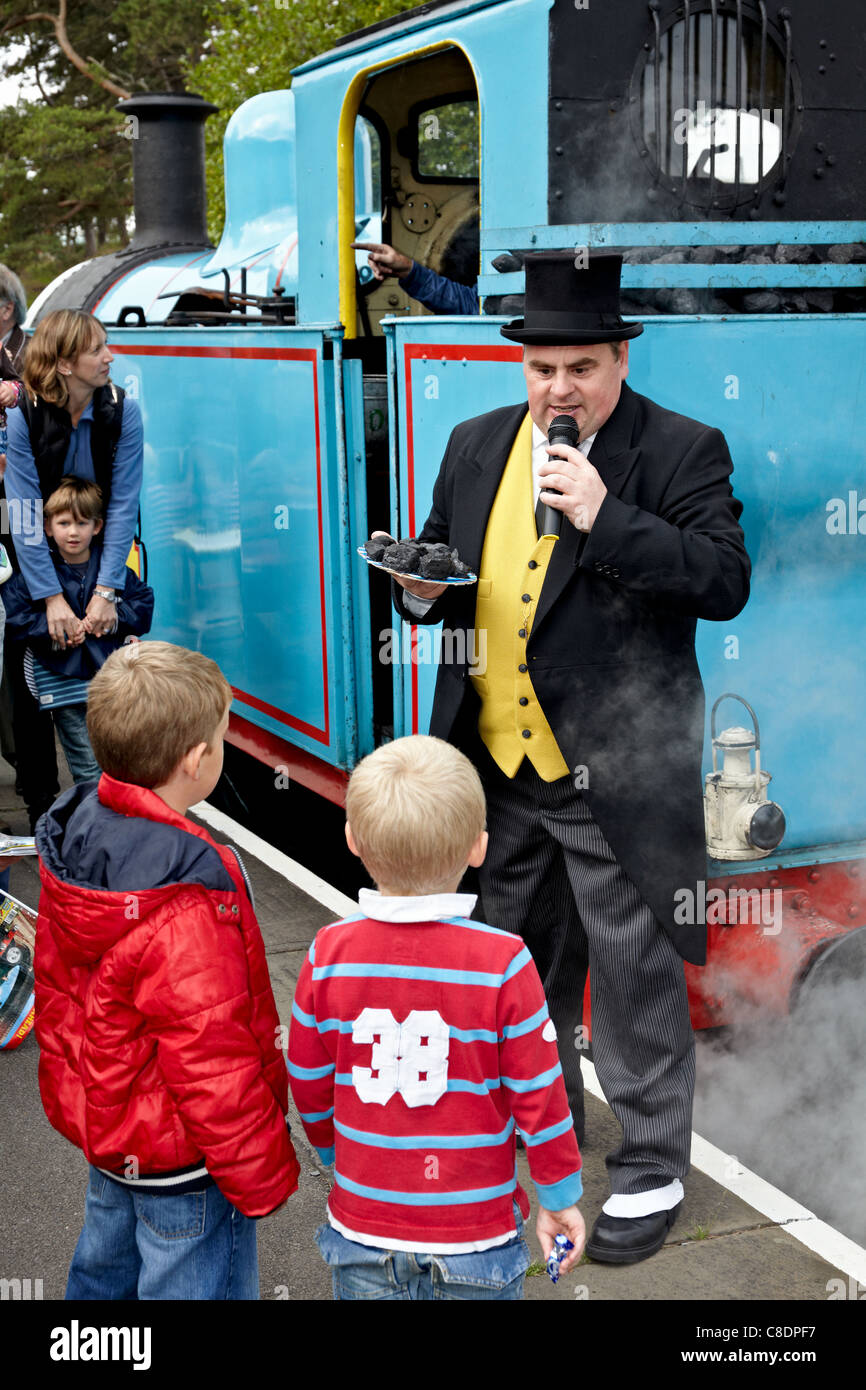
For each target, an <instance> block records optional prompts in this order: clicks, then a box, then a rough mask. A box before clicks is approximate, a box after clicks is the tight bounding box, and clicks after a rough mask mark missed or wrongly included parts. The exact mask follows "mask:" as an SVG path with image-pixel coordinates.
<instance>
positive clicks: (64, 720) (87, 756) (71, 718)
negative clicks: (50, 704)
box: [51, 705, 102, 782]
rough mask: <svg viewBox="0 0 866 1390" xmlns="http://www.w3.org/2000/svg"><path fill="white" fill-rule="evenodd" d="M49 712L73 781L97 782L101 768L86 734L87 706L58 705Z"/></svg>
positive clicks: (100, 774)
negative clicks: (52, 717)
mask: <svg viewBox="0 0 866 1390" xmlns="http://www.w3.org/2000/svg"><path fill="white" fill-rule="evenodd" d="M51 713H52V715H53V716H54V727H55V729H56V730H57V736H58V738H59V739H60V743H61V745H62V748H63V751H64V753H65V754H66V761H67V762H68V764H69V771H70V773H71V774H72V780H73V782H98V781H99V779H100V777H101V776H102V768H101V767H100V766H99V763H98V762H97V761H96V759H95V758H94V756H93V749H92V748H91V746H90V739H89V738H88V736H87V706H86V705H58V707H57V709H55V710H52V711H51Z"/></svg>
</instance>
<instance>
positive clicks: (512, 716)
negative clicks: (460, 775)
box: [472, 414, 568, 782]
mask: <svg viewBox="0 0 866 1390" xmlns="http://www.w3.org/2000/svg"><path fill="white" fill-rule="evenodd" d="M555 544H556V541H555V540H554V538H553V537H552V536H543V537H542V538H541V539H540V540H539V539H538V537H537V535H536V528H535V510H534V507H533V489H532V417H531V416H530V415H529V414H527V416H526V418H525V420H524V421H523V424H522V425H521V426H520V429H519V430H518V433H517V438H516V439H515V441H514V443H513V445H512V446H511V453H510V454H509V455H508V462H507V463H506V465H505V472H504V473H503V475H502V480H501V482H500V484H499V489H498V491H497V493H496V497H495V499H494V502H493V507H492V509H491V512H490V519H489V521H488V523H487V533H486V535H485V537H484V549H483V551H482V554H481V565H480V567H479V572H478V598H477V602H476V606H475V650H476V651H477V652H478V653H479V655H480V654H481V653H484V655H485V657H486V669H485V670H484V671H483V673H480V674H477V675H473V676H472V684H473V685H474V686H475V689H476V690H477V692H478V694H479V696H480V698H481V714H480V716H479V719H478V732H479V733H480V735H481V737H482V739H483V740H484V742H485V744H486V745H487V749H488V751H489V753H490V756H491V757H492V758H493V760H494V762H495V763H496V764H497V765H498V766H499V767H500V768H501V769H502V771H503V772H504V773H505V775H506V776H507V777H513V776H514V774H515V773H516V771H517V769H518V768H519V767H520V764H521V763H522V762H523V759H524V757H527V758H529V760H530V762H531V763H532V765H533V767H534V768H535V770H536V772H537V773H538V775H539V777H541V778H542V779H543V781H545V782H553V781H555V780H556V778H557V777H564V776H566V774H567V773H568V764H567V763H566V761H565V759H564V758H563V756H562V753H561V752H560V751H559V745H558V744H557V742H556V739H555V738H554V736H553V730H552V729H551V727H550V725H549V724H548V722H547V720H546V719H545V717H544V713H543V711H542V709H541V706H540V705H539V703H538V700H537V698H536V695H535V691H534V690H533V688H532V681H531V680H530V679H529V670H528V662H527V659H526V641H527V638H528V637H529V634H530V632H531V630H532V620H533V617H534V614H535V610H536V607H537V605H538V600H539V597H540V595H541V587H542V585H543V583H544V576H545V575H546V573H547V566H548V564H549V563H550V556H551V554H552V551H553V547H554V545H555ZM530 564H532V566H533V567H532V568H530ZM521 700H523V701H524V703H523V704H521Z"/></svg>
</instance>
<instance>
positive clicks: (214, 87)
mask: <svg viewBox="0 0 866 1390" xmlns="http://www.w3.org/2000/svg"><path fill="white" fill-rule="evenodd" d="M417 3H418V0H253V3H249V0H205V20H206V23H207V26H208V29H209V32H210V39H209V42H208V44H207V46H206V48H205V51H204V53H203V54H202V57H201V59H200V60H199V61H198V62H197V63H196V64H194V65H191V66H190V68H189V69H188V75H189V79H190V80H189V86H190V89H191V90H192V91H195V92H200V93H201V95H202V96H203V97H206V98H207V99H208V101H212V102H213V103H214V105H216V106H218V107H219V108H220V109H219V113H218V114H217V115H215V116H212V117H211V119H210V120H209V121H208V123H207V126H206V139H207V177H208V231H209V233H210V235H211V237H212V238H214V239H216V238H218V237H219V234H220V232H221V230H222V225H223V217H224V211H225V209H224V199H223V162H222V154H223V135H224V133H225V128H226V125H227V124H228V121H229V118H230V117H231V115H232V113H233V112H234V111H236V110H237V108H238V107H239V106H240V105H241V103H242V102H244V101H247V100H248V99H249V98H250V97H252V96H255V95H256V94H257V93H258V92H271V91H277V90H279V89H280V88H283V87H289V86H291V81H292V76H291V74H292V69H293V68H297V67H300V66H301V64H302V63H306V62H308V61H309V60H310V59H311V58H315V57H316V56H317V55H318V54H320V53H326V52H327V51H328V49H330V48H333V46H334V44H335V42H336V41H337V39H339V38H342V37H343V36H344V35H345V34H350V33H352V32H354V30H356V29H363V28H366V26H367V25H369V24H376V23H378V22H379V21H380V20H382V19H389V18H390V17H391V16H392V15H396V14H400V13H401V12H402V11H403V10H408V9H412V8H413V6H414V5H416V4H417Z"/></svg>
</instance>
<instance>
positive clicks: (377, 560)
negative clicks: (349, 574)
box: [358, 536, 478, 584]
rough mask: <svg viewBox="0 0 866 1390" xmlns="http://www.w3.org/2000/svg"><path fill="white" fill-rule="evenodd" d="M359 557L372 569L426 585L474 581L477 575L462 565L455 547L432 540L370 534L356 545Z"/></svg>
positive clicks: (474, 582) (476, 579)
mask: <svg viewBox="0 0 866 1390" xmlns="http://www.w3.org/2000/svg"><path fill="white" fill-rule="evenodd" d="M358 554H359V555H360V556H361V559H362V560H366V561H367V564H368V565H372V566H373V568H374V569H377V570H385V572H386V573H387V574H396V575H399V576H400V578H401V579H420V580H421V581H422V582H423V583H425V584H477V582H478V576H477V574H473V573H472V571H471V569H470V568H469V566H468V565H464V563H463V561H462V560H461V559H460V556H459V555H458V554H457V551H456V550H452V549H451V547H450V546H447V545H442V544H437V543H434V542H432V541H416V540H413V539H408V540H400V541H395V540H394V537H393V536H371V537H370V539H369V540H368V541H367V544H366V545H359V546H358Z"/></svg>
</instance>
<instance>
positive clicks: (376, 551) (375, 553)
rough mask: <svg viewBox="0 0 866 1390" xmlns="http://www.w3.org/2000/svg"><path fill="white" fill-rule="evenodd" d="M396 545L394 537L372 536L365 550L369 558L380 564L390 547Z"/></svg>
mask: <svg viewBox="0 0 866 1390" xmlns="http://www.w3.org/2000/svg"><path fill="white" fill-rule="evenodd" d="M394 544H395V541H394V537H393V536H371V537H370V539H369V540H368V541H367V543H366V545H365V546H364V549H365V550H366V552H367V556H368V558H369V559H371V560H375V561H376V562H377V564H378V563H379V561H381V559H382V556H383V555H384V554H385V551H386V550H387V549H388V546H389V545H394Z"/></svg>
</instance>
